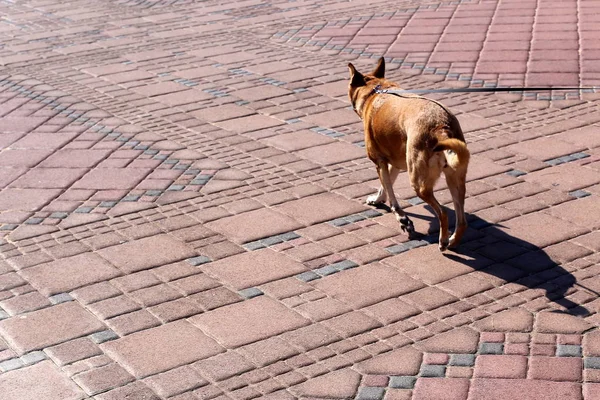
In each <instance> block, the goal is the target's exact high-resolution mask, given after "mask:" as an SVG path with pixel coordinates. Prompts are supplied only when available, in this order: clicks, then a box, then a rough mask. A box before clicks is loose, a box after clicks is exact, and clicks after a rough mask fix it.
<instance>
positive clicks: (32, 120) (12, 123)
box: [0, 116, 48, 133]
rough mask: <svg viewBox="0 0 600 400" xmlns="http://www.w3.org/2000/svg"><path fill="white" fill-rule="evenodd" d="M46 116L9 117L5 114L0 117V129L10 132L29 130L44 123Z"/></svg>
mask: <svg viewBox="0 0 600 400" xmlns="http://www.w3.org/2000/svg"><path fill="white" fill-rule="evenodd" d="M47 119H48V118H46V117H31V116H28V117H10V116H5V117H2V119H0V131H1V132H6V133H11V132H17V133H21V132H31V131H32V130H34V129H35V128H36V127H38V126H40V125H41V124H42V123H44V122H45V121H46V120H47Z"/></svg>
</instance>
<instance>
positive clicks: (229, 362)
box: [193, 351, 255, 381]
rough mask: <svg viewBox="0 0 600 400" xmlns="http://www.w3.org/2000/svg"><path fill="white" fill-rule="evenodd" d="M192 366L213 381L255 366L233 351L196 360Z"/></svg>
mask: <svg viewBox="0 0 600 400" xmlns="http://www.w3.org/2000/svg"><path fill="white" fill-rule="evenodd" d="M193 367H194V368H195V369H197V370H198V371H200V373H201V374H202V376H206V377H208V378H209V379H211V380H213V381H222V380H225V379H227V378H230V377H232V376H236V375H240V374H242V373H244V372H248V371H250V370H252V369H254V368H255V367H254V365H252V364H251V363H250V362H248V360H246V359H245V358H244V357H243V356H241V355H239V354H238V353H236V352H233V351H229V352H227V353H222V354H218V355H216V356H214V357H210V358H207V359H205V360H201V361H198V362H196V363H194V364H193Z"/></svg>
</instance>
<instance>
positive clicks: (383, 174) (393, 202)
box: [377, 163, 415, 235]
mask: <svg viewBox="0 0 600 400" xmlns="http://www.w3.org/2000/svg"><path fill="white" fill-rule="evenodd" d="M377 172H378V173H379V180H380V181H381V184H382V186H383V189H384V192H385V193H386V194H387V197H388V201H389V202H390V208H391V209H392V212H393V213H394V214H396V219H397V220H398V222H399V223H400V228H401V229H402V230H403V231H405V232H407V233H408V234H409V235H410V234H412V233H414V231H415V227H414V225H413V222H412V221H411V220H410V219H409V218H408V217H407V216H406V214H405V213H404V211H402V208H400V204H398V200H397V199H396V195H395V194H394V181H395V180H396V178H397V177H398V174H399V173H400V170H399V169H398V168H395V167H393V166H392V165H391V164H383V163H382V164H381V167H378V168H377Z"/></svg>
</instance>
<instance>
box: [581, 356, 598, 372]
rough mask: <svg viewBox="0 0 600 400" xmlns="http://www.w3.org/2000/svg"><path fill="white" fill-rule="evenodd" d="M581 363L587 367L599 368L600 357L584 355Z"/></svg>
mask: <svg viewBox="0 0 600 400" xmlns="http://www.w3.org/2000/svg"><path fill="white" fill-rule="evenodd" d="M583 365H584V367H585V368H588V369H600V357H585V358H584V359H583Z"/></svg>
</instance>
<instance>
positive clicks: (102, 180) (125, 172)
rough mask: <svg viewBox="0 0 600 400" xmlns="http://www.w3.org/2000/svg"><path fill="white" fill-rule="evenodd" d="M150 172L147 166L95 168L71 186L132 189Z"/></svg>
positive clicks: (97, 188) (78, 187)
mask: <svg viewBox="0 0 600 400" xmlns="http://www.w3.org/2000/svg"><path fill="white" fill-rule="evenodd" d="M150 172H151V170H150V169H148V168H96V169H93V170H91V171H90V172H88V173H87V174H85V175H84V176H83V177H82V178H81V179H80V180H78V181H77V182H75V184H74V185H73V187H74V188H77V189H95V190H127V189H133V188H134V187H136V186H137V185H138V184H139V183H140V182H141V181H142V180H143V179H144V178H145V177H146V176H147V175H148V174H149V173H150Z"/></svg>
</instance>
